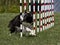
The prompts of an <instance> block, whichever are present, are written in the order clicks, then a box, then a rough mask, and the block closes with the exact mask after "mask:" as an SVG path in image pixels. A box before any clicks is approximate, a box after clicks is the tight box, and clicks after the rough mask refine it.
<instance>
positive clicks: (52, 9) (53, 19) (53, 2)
mask: <svg viewBox="0 0 60 45" xmlns="http://www.w3.org/2000/svg"><path fill="white" fill-rule="evenodd" d="M52 26H54V0H52Z"/></svg>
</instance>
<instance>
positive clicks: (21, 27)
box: [20, 0, 23, 37]
mask: <svg viewBox="0 0 60 45" xmlns="http://www.w3.org/2000/svg"><path fill="white" fill-rule="evenodd" d="M20 14H21V15H22V0H20ZM20 29H21V32H20V37H22V29H23V26H22V24H20Z"/></svg>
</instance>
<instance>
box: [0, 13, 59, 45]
mask: <svg viewBox="0 0 60 45" xmlns="http://www.w3.org/2000/svg"><path fill="white" fill-rule="evenodd" d="M17 14H18V13H0V44H1V45H60V13H55V26H54V27H52V28H50V29H48V30H45V31H42V32H40V33H38V34H37V36H36V37H28V36H27V37H26V36H25V37H22V38H20V37H19V35H18V34H16V35H15V34H12V36H9V28H8V27H7V26H8V23H9V21H10V20H11V19H12V18H14V16H16V15H17Z"/></svg>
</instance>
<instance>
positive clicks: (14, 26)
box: [8, 12, 36, 36]
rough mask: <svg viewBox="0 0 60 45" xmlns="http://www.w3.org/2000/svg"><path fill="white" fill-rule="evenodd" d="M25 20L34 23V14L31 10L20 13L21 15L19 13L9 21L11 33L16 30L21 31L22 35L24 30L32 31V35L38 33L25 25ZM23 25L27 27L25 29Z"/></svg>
mask: <svg viewBox="0 0 60 45" xmlns="http://www.w3.org/2000/svg"><path fill="white" fill-rule="evenodd" d="M23 22H27V23H29V24H31V25H33V14H32V13H31V12H29V13H27V12H25V13H22V14H21V13H20V14H19V15H17V16H16V17H15V18H13V19H12V20H11V21H10V22H9V25H8V27H9V29H10V32H11V33H14V32H21V36H22V32H24V31H28V32H30V35H36V34H35V32H34V30H32V29H30V28H29V27H28V26H27V27H25V26H24V25H23V24H22V23H23ZM23 27H25V29H23Z"/></svg>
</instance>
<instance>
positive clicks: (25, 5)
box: [24, 0, 27, 11]
mask: <svg viewBox="0 0 60 45" xmlns="http://www.w3.org/2000/svg"><path fill="white" fill-rule="evenodd" d="M26 9H27V2H26V0H24V11H26Z"/></svg>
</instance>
